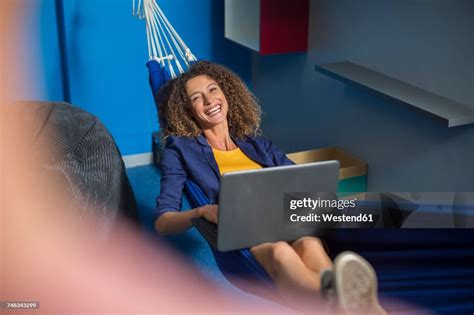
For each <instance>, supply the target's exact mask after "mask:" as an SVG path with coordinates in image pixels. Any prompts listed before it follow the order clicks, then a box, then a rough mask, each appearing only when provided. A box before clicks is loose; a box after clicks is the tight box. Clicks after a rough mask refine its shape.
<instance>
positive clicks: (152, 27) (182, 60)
mask: <svg viewBox="0 0 474 315" xmlns="http://www.w3.org/2000/svg"><path fill="white" fill-rule="evenodd" d="M132 14H133V15H134V16H136V17H138V18H139V19H145V22H146V23H145V25H146V36H147V45H148V56H149V60H150V61H151V60H155V61H156V62H158V63H159V64H160V66H161V67H163V68H166V69H167V70H168V71H169V73H170V75H171V77H172V78H175V77H176V76H177V75H178V74H180V73H183V72H185V71H186V68H189V66H190V64H191V63H192V62H194V61H197V59H196V57H195V56H194V54H193V53H192V52H191V49H189V47H188V46H187V45H186V43H185V42H184V41H183V39H182V38H181V37H180V36H179V34H178V32H176V30H175V29H174V27H173V25H171V23H170V21H169V20H168V18H167V17H166V15H165V14H164V13H163V10H161V8H160V7H159V5H158V4H157V3H156V0H133V3H132ZM183 65H184V66H183Z"/></svg>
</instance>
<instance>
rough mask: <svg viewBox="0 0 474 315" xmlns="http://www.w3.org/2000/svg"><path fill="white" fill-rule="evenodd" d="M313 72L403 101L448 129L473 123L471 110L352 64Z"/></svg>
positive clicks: (338, 64)
mask: <svg viewBox="0 0 474 315" xmlns="http://www.w3.org/2000/svg"><path fill="white" fill-rule="evenodd" d="M315 69H316V71H319V72H321V73H323V74H325V75H328V76H330V77H332V78H334V79H337V80H339V81H342V82H344V83H348V84H352V85H356V86H359V87H363V88H366V89H369V90H370V91H373V92H376V93H378V94H381V95H383V96H385V97H389V98H390V99H392V100H396V101H399V102H402V103H403V104H406V105H408V106H409V107H410V108H411V109H414V110H417V111H419V112H423V113H425V114H428V115H429V116H431V117H433V118H435V119H437V120H440V121H441V122H443V123H444V124H445V125H446V126H447V127H456V126H462V125H468V124H472V123H474V109H472V108H469V107H468V106H466V105H464V104H461V103H458V102H455V101H453V100H450V99H448V98H446V97H443V96H439V95H436V94H434V93H431V92H428V91H426V90H423V89H420V88H418V87H416V86H413V85H411V84H408V83H405V82H403V81H400V80H397V79H394V78H391V77H389V76H386V75H384V74H381V73H378V72H376V71H373V70H370V69H367V68H365V67H362V66H359V65H357V64H354V63H352V62H348V61H345V62H336V63H329V64H323V65H316V66H315Z"/></svg>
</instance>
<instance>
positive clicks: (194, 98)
mask: <svg viewBox="0 0 474 315" xmlns="http://www.w3.org/2000/svg"><path fill="white" fill-rule="evenodd" d="M199 99H200V97H199V96H196V97H193V98H192V99H191V102H193V103H194V102H197V101H198V100H199Z"/></svg>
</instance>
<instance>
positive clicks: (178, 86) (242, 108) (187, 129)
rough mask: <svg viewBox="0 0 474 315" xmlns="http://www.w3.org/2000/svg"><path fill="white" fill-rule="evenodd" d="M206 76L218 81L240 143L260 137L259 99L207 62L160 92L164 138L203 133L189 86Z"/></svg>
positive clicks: (228, 73)
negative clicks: (193, 106)
mask: <svg viewBox="0 0 474 315" xmlns="http://www.w3.org/2000/svg"><path fill="white" fill-rule="evenodd" d="M200 75H206V76H207V77H209V78H211V79H213V80H215V81H216V82H217V84H218V85H219V87H220V88H221V89H222V91H223V92H224V95H225V97H226V99H227V102H228V104H229V111H228V113H227V120H228V124H229V133H230V135H231V136H233V137H235V138H237V139H244V138H245V137H246V136H255V135H257V134H259V133H260V115H261V110H260V106H259V104H258V102H257V99H256V98H255V96H254V95H253V93H252V92H250V91H249V90H248V88H247V87H246V85H245V84H244V83H243V82H242V80H241V79H240V78H239V77H238V76H237V75H236V74H235V73H234V72H232V71H231V70H229V69H227V68H226V67H224V66H221V65H218V64H215V63H211V62H208V61H198V62H196V63H194V64H193V65H192V66H191V67H190V68H189V70H188V71H187V72H185V73H183V74H182V75H180V76H179V77H177V78H176V79H173V80H171V81H170V82H168V84H167V85H165V86H164V87H163V88H161V90H160V91H159V92H158V95H157V99H156V101H157V104H159V109H158V117H159V121H160V126H161V132H162V136H163V137H164V138H166V137H168V136H170V135H175V136H185V137H196V136H199V135H201V133H202V130H201V128H200V126H199V125H198V123H197V122H196V120H195V118H194V115H193V111H192V108H191V105H190V102H189V100H188V97H187V95H186V83H187V82H188V81H189V80H190V79H192V78H194V77H197V76H200Z"/></svg>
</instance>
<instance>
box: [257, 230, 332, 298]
mask: <svg viewBox="0 0 474 315" xmlns="http://www.w3.org/2000/svg"><path fill="white" fill-rule="evenodd" d="M251 252H252V254H253V255H254V256H255V258H256V259H257V261H258V262H259V263H260V264H261V265H262V266H263V267H264V268H265V270H266V271H267V272H268V274H269V275H270V277H271V278H272V280H273V281H274V283H275V285H276V287H277V288H278V290H279V292H280V293H282V295H284V296H286V297H291V298H298V299H301V298H304V297H308V296H310V297H312V298H313V299H314V298H315V297H316V296H317V295H315V293H318V292H319V291H320V288H321V285H320V275H319V272H320V271H322V270H324V269H326V268H332V262H331V260H330V258H329V257H328V256H327V254H326V251H325V250H324V248H323V246H322V243H321V241H320V240H319V239H317V238H314V237H305V238H302V239H300V240H298V241H296V242H294V243H293V244H292V245H290V244H288V243H287V242H276V243H263V244H260V245H257V246H254V247H252V248H251Z"/></svg>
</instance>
